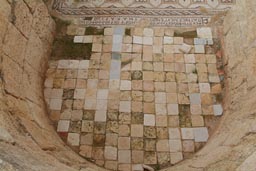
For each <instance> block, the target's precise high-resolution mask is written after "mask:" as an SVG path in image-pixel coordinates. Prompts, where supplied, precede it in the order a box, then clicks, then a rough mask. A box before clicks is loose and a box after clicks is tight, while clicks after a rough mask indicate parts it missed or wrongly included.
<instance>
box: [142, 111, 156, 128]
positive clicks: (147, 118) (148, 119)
mask: <svg viewBox="0 0 256 171" xmlns="http://www.w3.org/2000/svg"><path fill="white" fill-rule="evenodd" d="M155 122H156V121H155V115H152V114H144V125H145V126H155V124H156V123H155Z"/></svg>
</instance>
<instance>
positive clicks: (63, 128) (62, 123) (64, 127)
mask: <svg viewBox="0 0 256 171" xmlns="http://www.w3.org/2000/svg"><path fill="white" fill-rule="evenodd" d="M69 126H70V121H68V120H59V122H58V127H57V132H68V130H69Z"/></svg>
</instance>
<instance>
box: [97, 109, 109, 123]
mask: <svg viewBox="0 0 256 171" xmlns="http://www.w3.org/2000/svg"><path fill="white" fill-rule="evenodd" d="M94 120H95V121H96V122H106V121H107V111H106V110H96V112H95V118H94Z"/></svg>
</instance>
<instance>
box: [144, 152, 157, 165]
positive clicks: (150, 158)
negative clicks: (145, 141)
mask: <svg viewBox="0 0 256 171" xmlns="http://www.w3.org/2000/svg"><path fill="white" fill-rule="evenodd" d="M156 163H157V157H156V152H145V153H144V164H156Z"/></svg>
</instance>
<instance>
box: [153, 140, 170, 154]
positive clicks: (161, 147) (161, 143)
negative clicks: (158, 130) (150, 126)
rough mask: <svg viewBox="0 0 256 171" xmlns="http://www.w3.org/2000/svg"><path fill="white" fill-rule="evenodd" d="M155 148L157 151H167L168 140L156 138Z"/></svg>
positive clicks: (168, 148)
mask: <svg viewBox="0 0 256 171" xmlns="http://www.w3.org/2000/svg"><path fill="white" fill-rule="evenodd" d="M156 150H157V152H169V150H170V147H169V140H158V141H157V142H156Z"/></svg>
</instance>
